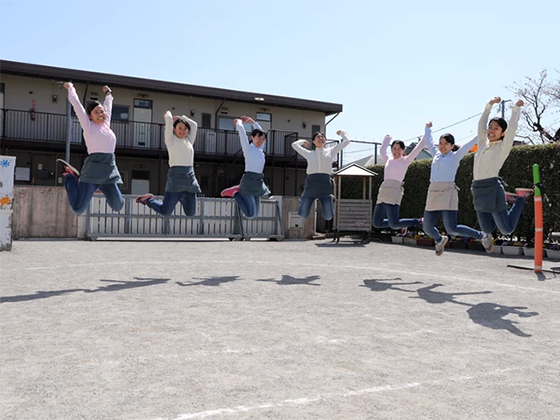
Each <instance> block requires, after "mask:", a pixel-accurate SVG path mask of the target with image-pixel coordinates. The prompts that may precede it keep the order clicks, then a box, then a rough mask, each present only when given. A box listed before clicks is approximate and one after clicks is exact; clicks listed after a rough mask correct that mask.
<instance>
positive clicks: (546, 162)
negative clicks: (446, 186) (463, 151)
mask: <svg viewBox="0 0 560 420" xmlns="http://www.w3.org/2000/svg"><path fill="white" fill-rule="evenodd" d="M473 162H474V153H469V154H468V155H467V156H465V157H464V158H463V160H462V161H461V164H460V166H459V169H458V171H457V176H456V177H455V183H456V184H457V186H458V187H459V214H458V221H459V223H460V224H465V225H467V226H471V227H474V228H475V229H480V226H479V225H478V220H477V217H476V212H475V210H474V207H473V205H472V195H471V189H470V187H471V183H472V168H473ZM535 163H537V164H538V165H539V166H540V169H541V183H542V184H543V185H544V188H545V190H544V194H546V196H547V197H548V201H547V200H546V199H545V198H543V211H544V213H543V214H544V234H545V237H546V235H547V234H548V232H549V231H554V232H560V205H559V203H560V144H557V143H555V144H547V145H540V146H517V147H514V148H513V149H512V151H511V153H510V155H509V157H508V158H507V160H506V162H505V164H504V166H503V167H502V170H501V171H500V176H501V177H502V178H503V179H504V181H505V182H506V183H507V184H508V185H509V186H508V187H507V188H506V190H507V191H511V192H513V190H514V188H516V187H524V188H530V187H532V185H533V170H532V167H533V164H535ZM431 164H432V160H431V159H424V160H420V161H416V162H413V163H412V164H411V165H410V166H409V167H408V172H407V173H406V177H405V179H404V189H405V193H404V197H403V201H402V203H401V212H400V216H401V217H422V215H423V214H424V207H425V205H426V196H427V194H428V187H429V185H430V169H431ZM383 168H384V165H374V166H371V167H369V168H368V169H371V170H372V171H374V172H376V173H377V174H378V176H376V177H374V179H373V191H374V193H373V199H374V200H373V204H374V205H375V200H376V197H377V191H378V190H379V186H380V185H381V183H382V182H383ZM342 198H362V180H361V179H357V178H346V179H344V180H343V183H342ZM534 217H535V213H534V203H533V199H532V198H530V199H529V200H527V203H526V204H525V207H524V208H523V213H522V215H521V218H520V219H519V224H518V225H517V229H516V231H515V232H513V233H512V234H511V236H516V237H518V238H524V239H526V240H531V239H533V238H534V236H535V226H534ZM440 228H441V229H443V225H442V224H441V221H440ZM495 234H496V232H495Z"/></svg>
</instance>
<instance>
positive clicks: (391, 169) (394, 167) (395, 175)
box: [379, 136, 426, 182]
mask: <svg viewBox="0 0 560 420" xmlns="http://www.w3.org/2000/svg"><path fill="white" fill-rule="evenodd" d="M390 141H391V136H385V137H384V138H383V143H382V144H381V150H380V152H379V153H380V154H381V157H382V158H383V159H384V160H385V171H384V178H385V179H394V180H397V181H399V182H403V179H404V176H405V175H406V171H407V169H408V166H409V165H410V164H411V163H412V162H414V159H416V156H418V154H419V153H420V152H421V151H422V149H423V148H424V147H425V146H426V137H425V136H424V137H422V140H421V141H419V142H418V144H417V145H416V147H415V148H414V149H413V150H412V152H410V153H409V154H408V155H406V156H403V157H401V158H399V159H393V155H392V154H391V155H389V154H387V148H388V147H389V142H390Z"/></svg>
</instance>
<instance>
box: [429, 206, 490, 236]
mask: <svg viewBox="0 0 560 420" xmlns="http://www.w3.org/2000/svg"><path fill="white" fill-rule="evenodd" d="M424 223H426V216H424ZM443 225H444V226H445V231H446V232H447V233H448V234H449V235H454V236H466V237H467V238H475V239H482V232H480V231H479V230H476V229H473V228H470V227H468V226H465V225H458V224H457V211H456V210H445V211H443Z"/></svg>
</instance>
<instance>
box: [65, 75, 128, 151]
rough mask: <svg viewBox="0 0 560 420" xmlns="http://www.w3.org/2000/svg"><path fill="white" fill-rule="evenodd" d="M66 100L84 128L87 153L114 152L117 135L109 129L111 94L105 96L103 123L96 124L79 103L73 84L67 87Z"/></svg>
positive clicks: (111, 106)
mask: <svg viewBox="0 0 560 420" xmlns="http://www.w3.org/2000/svg"><path fill="white" fill-rule="evenodd" d="M68 100H69V101H70V103H71V104H72V106H73V107H74V111H75V112H76V116H77V117H78V120H79V121H80V125H81V126H82V130H84V139H85V141H86V148H87V152H88V154H89V155H91V154H92V153H115V146H116V144H117V136H115V133H113V130H111V112H112V110H113V95H111V94H109V95H106V96H105V101H104V102H103V107H104V108H105V113H106V118H105V121H104V122H103V124H96V123H94V122H93V121H91V120H90V119H89V116H88V115H87V114H86V110H85V109H84V107H83V106H82V104H81V103H80V99H79V98H78V94H77V93H76V89H75V88H74V86H71V87H70V88H68Z"/></svg>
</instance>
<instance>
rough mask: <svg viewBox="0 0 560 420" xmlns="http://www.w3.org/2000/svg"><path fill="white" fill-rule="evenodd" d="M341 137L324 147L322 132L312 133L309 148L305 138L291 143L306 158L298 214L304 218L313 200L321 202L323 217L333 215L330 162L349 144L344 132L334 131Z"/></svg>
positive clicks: (327, 218) (330, 217) (326, 218)
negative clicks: (339, 141)
mask: <svg viewBox="0 0 560 420" xmlns="http://www.w3.org/2000/svg"><path fill="white" fill-rule="evenodd" d="M336 134H338V135H339V136H341V137H342V138H343V141H342V142H341V143H338V144H337V145H336V146H334V147H325V143H326V140H327V139H326V138H325V135H324V134H323V133H315V134H313V138H312V140H311V143H312V146H311V149H312V150H309V149H308V147H309V143H308V142H307V140H298V141H295V142H293V143H292V147H293V148H294V149H295V151H296V152H298V153H299V154H300V155H302V156H303V157H304V158H305V159H306V160H307V179H306V180H305V188H304V190H303V194H302V196H301V204H300V205H299V211H298V214H299V215H300V216H301V217H303V218H306V217H307V216H309V212H310V211H311V206H312V204H313V203H314V202H315V200H319V201H320V202H321V207H322V209H323V217H324V218H325V220H332V218H333V215H334V204H333V197H332V190H333V181H332V178H331V174H332V164H333V160H334V159H335V157H336V155H337V154H338V153H339V152H340V151H341V150H342V149H344V148H345V147H346V146H348V145H349V144H350V139H349V138H348V136H347V134H346V132H344V131H341V130H338V131H337V132H336Z"/></svg>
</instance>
